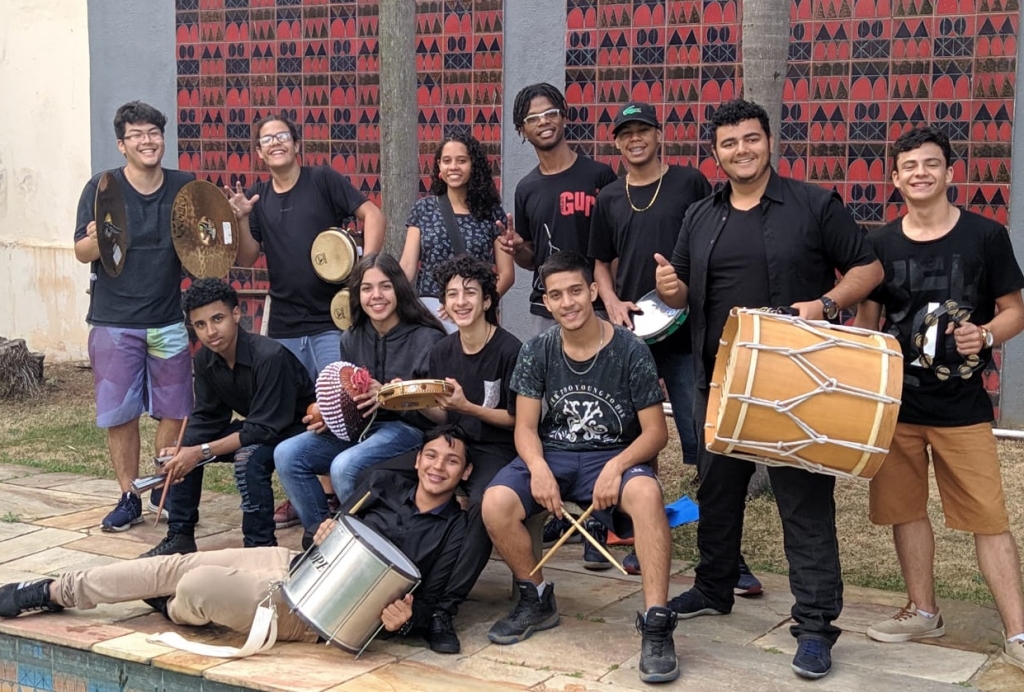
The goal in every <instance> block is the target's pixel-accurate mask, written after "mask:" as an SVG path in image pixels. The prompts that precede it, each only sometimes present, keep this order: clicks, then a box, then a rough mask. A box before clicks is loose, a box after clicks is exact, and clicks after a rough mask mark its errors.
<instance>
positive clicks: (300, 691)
mask: <svg viewBox="0 0 1024 692" xmlns="http://www.w3.org/2000/svg"><path fill="white" fill-rule="evenodd" d="M394 661H395V659H394V658H393V657H391V656H388V655H386V654H381V653H369V652H368V653H364V654H363V655H362V656H361V657H360V658H359V659H358V660H357V659H356V658H355V656H353V655H352V654H349V653H346V652H344V651H342V650H340V649H337V648H334V647H325V646H310V645H308V644H295V643H289V644H280V645H278V646H276V647H274V650H273V652H272V653H270V654H260V655H257V656H251V657H250V658H244V659H241V660H237V661H228V662H227V663H224V664H223V665H219V666H216V667H213V668H210V669H208V670H206V671H204V672H203V677H204V678H205V679H207V680H212V681H214V682H222V683H225V684H227V685H240V686H244V687H247V688H251V689H257V690H266V692H276V691H277V690H289V691H291V692H322V690H327V689H330V688H331V687H335V686H337V685H340V684H341V683H343V682H346V681H348V680H351V679H353V678H356V677H358V676H360V675H363V674H364V673H368V672H370V671H372V670H375V669H377V668H380V667H382V666H385V665H387V664H389V663H394Z"/></svg>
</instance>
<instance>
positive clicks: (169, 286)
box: [75, 168, 195, 329]
mask: <svg viewBox="0 0 1024 692" xmlns="http://www.w3.org/2000/svg"><path fill="white" fill-rule="evenodd" d="M163 172H164V183H163V185H161V186H160V188H159V189H158V190H157V191H156V192H153V193H152V194H149V195H142V194H139V192H138V191H136V189H135V188H134V187H132V185H131V183H129V182H128V180H127V178H125V176H124V169H123V168H116V169H114V170H112V171H110V173H112V174H113V176H114V178H115V179H116V180H117V182H118V183H120V185H121V191H122V193H123V194H124V203H125V207H126V209H127V212H128V236H129V242H128V251H127V253H126V254H125V259H124V267H123V269H122V270H121V273H120V274H119V275H118V276H117V277H116V278H114V277H111V276H110V275H109V274H107V272H106V270H105V269H103V265H102V264H101V263H100V261H99V260H96V261H95V262H92V264H91V269H92V277H91V281H90V293H89V313H88V314H87V315H86V318H85V319H86V321H87V322H88V323H89V324H93V325H100V326H104V327H121V328H126V329H149V328H153V327H166V326H167V325H170V324H176V323H178V322H181V321H182V320H183V319H184V317H183V316H182V314H181V261H180V260H179V259H178V255H177V253H176V252H175V251H174V242H173V241H172V240H171V207H172V206H173V205H174V197H175V196H176V195H177V194H178V192H179V191H180V190H181V188H183V187H184V186H185V185H186V184H187V183H189V182H191V181H193V180H195V176H194V175H192V174H191V173H185V172H184V171H172V170H168V169H166V168H165V169H163ZM101 175H103V174H102V173H99V174H97V175H95V176H93V177H92V179H91V180H90V181H89V182H88V183H86V184H85V189H84V190H82V196H81V198H79V200H78V219H77V222H76V224H75V242H76V243H77V242H78V241H79V240H82V239H83V238H85V236H86V231H85V229H86V226H88V225H89V222H90V221H95V219H96V186H97V185H99V180H100V176H101Z"/></svg>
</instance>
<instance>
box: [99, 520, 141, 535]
mask: <svg viewBox="0 0 1024 692" xmlns="http://www.w3.org/2000/svg"><path fill="white" fill-rule="evenodd" d="M142 521H143V519H142V517H136V518H135V519H132V520H131V521H130V522H128V523H127V524H121V525H120V526H108V525H107V524H102V525H100V529H101V530H103V531H106V532H107V533H121V532H122V531H127V530H128V529H130V528H131V527H133V526H135V525H136V524H141V523H142Z"/></svg>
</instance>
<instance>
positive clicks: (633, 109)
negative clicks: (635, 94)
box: [622, 106, 640, 115]
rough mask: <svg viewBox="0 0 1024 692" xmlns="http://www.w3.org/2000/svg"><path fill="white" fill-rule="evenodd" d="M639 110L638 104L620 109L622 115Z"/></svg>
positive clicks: (631, 113)
mask: <svg viewBox="0 0 1024 692" xmlns="http://www.w3.org/2000/svg"><path fill="white" fill-rule="evenodd" d="M639 112H640V107H639V106H630V107H629V108H627V109H626V110H624V111H622V114H623V115H633V114H634V113H639Z"/></svg>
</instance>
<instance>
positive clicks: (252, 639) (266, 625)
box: [147, 591, 277, 658]
mask: <svg viewBox="0 0 1024 692" xmlns="http://www.w3.org/2000/svg"><path fill="white" fill-rule="evenodd" d="M147 641H150V642H152V643H154V644H164V645H166V646H169V647H171V648H174V649H180V650H182V651H187V652H188V653H190V654H199V655H200V656H212V657H214V658H245V657H246V656H252V655H253V654H261V653H264V652H266V651H269V650H270V649H271V647H273V646H274V644H275V643H276V642H277V608H276V607H275V606H274V599H273V591H271V592H270V593H268V594H267V597H266V598H264V599H263V601H261V602H260V604H259V607H257V608H256V614H255V615H254V616H253V619H252V627H250V628H249V638H248V639H246V640H245V644H243V645H242V647H241V648H236V647H234V646H214V645H212V644H200V643H199V642H191V641H189V640H187V639H185V638H184V637H182V636H181V635H180V634H178V633H176V632H161V633H159V634H155V635H153V636H152V637H149V638H148V639H147Z"/></svg>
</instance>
